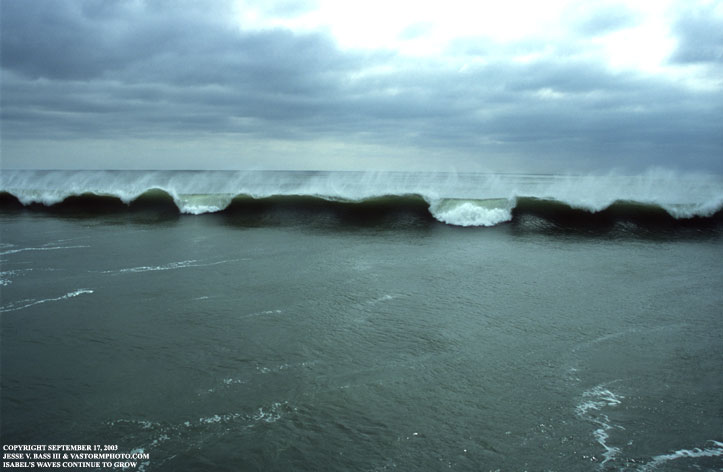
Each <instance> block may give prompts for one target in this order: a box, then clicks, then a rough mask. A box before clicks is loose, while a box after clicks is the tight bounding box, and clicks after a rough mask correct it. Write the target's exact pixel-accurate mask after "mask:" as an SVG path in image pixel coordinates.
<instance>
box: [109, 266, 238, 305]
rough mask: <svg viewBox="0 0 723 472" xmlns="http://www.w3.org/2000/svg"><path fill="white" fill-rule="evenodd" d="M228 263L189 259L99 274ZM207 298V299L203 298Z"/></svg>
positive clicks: (153, 270) (155, 270) (156, 270)
mask: <svg viewBox="0 0 723 472" xmlns="http://www.w3.org/2000/svg"><path fill="white" fill-rule="evenodd" d="M228 262H233V260H224V261H217V262H202V263H201V262H198V261H197V260H196V259H190V260H187V261H178V262H169V263H168V264H164V265H159V266H138V267H127V268H124V269H116V270H104V271H101V274H123V273H136V272H158V271H164V270H176V269H185V268H187V267H208V266H215V265H219V264H226V263H228ZM203 298H204V297H200V298H198V300H200V299H203ZM205 298H208V297H205Z"/></svg>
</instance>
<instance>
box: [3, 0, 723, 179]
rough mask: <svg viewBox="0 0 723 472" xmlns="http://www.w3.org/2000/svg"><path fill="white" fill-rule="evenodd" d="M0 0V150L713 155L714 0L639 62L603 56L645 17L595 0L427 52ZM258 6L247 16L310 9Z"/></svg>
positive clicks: (216, 6) (226, 7)
mask: <svg viewBox="0 0 723 472" xmlns="http://www.w3.org/2000/svg"><path fill="white" fill-rule="evenodd" d="M0 5H1V8H2V11H1V14H2V15H1V18H2V97H1V105H2V115H1V118H2V148H3V149H2V150H3V158H2V165H3V167H46V168H74V167H93V168H123V167H146V168H248V167H256V168H290V169H295V168H328V169H367V168H390V169H409V168H420V169H429V168H437V169H443V170H447V169H450V168H455V169H470V170H480V169H486V170H503V171H510V170H516V171H535V172H540V171H551V172H559V171H564V170H574V171H580V170H601V169H609V168H613V167H615V168H630V169H641V168H645V167H649V166H665V167H678V168H686V169H704V170H713V171H716V172H720V171H723V83H722V82H723V81H722V80H721V79H720V77H723V34H722V33H721V31H723V12H722V11H720V10H721V8H718V9H717V10H716V8H715V7H716V5H715V4H708V5H705V4H702V5H693V6H689V7H687V6H686V7H683V6H676V5H673V6H674V7H675V8H672V7H671V8H670V9H669V10H668V16H667V17H666V22H667V23H666V25H667V26H668V28H669V34H670V35H671V38H672V39H673V40H674V41H673V43H672V44H673V45H674V47H673V49H672V51H670V54H668V55H667V56H666V57H665V58H664V60H663V61H662V62H661V63H660V64H654V65H653V66H649V64H647V63H646V67H640V68H636V67H630V66H629V64H628V65H623V66H619V65H618V66H616V64H615V61H614V59H615V57H614V56H607V57H606V56H605V52H604V51H605V48H606V47H609V44H614V43H613V42H612V40H614V39H615V38H618V37H619V38H623V39H624V38H625V37H626V36H625V35H626V34H628V35H631V36H630V37H631V38H636V36H635V34H637V33H636V30H635V28H638V27H640V26H641V25H642V24H643V23H644V22H645V21H646V17H645V16H640V14H639V13H636V12H635V11H632V10H628V9H626V8H623V7H619V6H618V7H616V6H613V5H597V6H595V7H594V8H589V9H585V10H579V9H578V10H574V11H568V10H566V11H565V15H566V16H565V15H562V13H561V15H560V18H562V20H561V21H564V29H561V30H557V32H552V33H555V34H552V33H550V34H549V35H548V34H545V35H540V34H537V35H536V36H530V37H521V38H513V39H509V38H508V39H505V40H500V39H499V38H495V37H493V36H490V35H485V34H483V33H484V32H480V34H477V35H462V36H459V37H456V38H453V39H452V40H449V41H447V42H446V43H444V44H443V45H442V46H441V48H442V50H441V51H440V52H437V53H434V54H429V55H423V54H421V55H420V54H407V53H405V52H404V51H400V50H399V49H398V48H395V47H393V46H390V47H387V48H378V47H375V48H359V47H357V48H346V47H343V45H342V44H343V42H341V41H339V38H336V37H335V36H334V35H333V34H332V33H331V32H329V30H328V29H325V28H323V27H312V28H298V29H290V28H289V27H285V26H276V27H275V26H263V27H259V26H258V25H249V24H244V20H243V18H244V17H243V13H244V12H248V11H251V10H253V8H254V6H252V5H245V4H241V5H238V4H221V3H219V2H209V3H207V4H203V3H199V2H188V3H181V2H159V1H153V2H150V1H149V2H143V1H128V2H105V1H100V0H80V1H78V0H72V1H62V0H52V1H51V0H35V1H33V2H27V1H22V0H6V1H3V2H2V3H1V4H0ZM263 5H264V9H263V11H261V13H257V14H256V15H257V18H258V15H259V14H260V15H265V18H267V19H280V20H279V21H285V19H286V20H288V19H289V18H295V17H299V15H302V14H305V13H308V12H309V11H314V8H313V7H314V5H313V4H305V3H289V2H286V3H275V4H274V3H268V2H264V3H263ZM681 5H692V4H689V3H685V4H681ZM257 10H258V8H257ZM239 18H240V19H239ZM267 23H269V22H267ZM270 24H272V25H273V24H274V23H273V22H270ZM432 29H433V25H432V26H430V25H429V24H412V25H409V26H408V27H406V28H404V31H403V32H402V34H400V38H401V40H405V38H406V39H409V40H415V38H417V39H420V38H421V39H424V38H425V35H431V31H432ZM640 31H643V32H644V31H645V30H644V29H641V30H640ZM369 34H370V35H373V34H374V30H373V25H370V30H369ZM641 34H642V33H641ZM634 47H635V45H634V44H631V45H630V48H634ZM606 59H613V60H606ZM643 62H645V60H644V59H641V63H643Z"/></svg>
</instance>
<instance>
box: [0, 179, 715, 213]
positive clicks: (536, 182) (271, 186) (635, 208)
mask: <svg viewBox="0 0 723 472" xmlns="http://www.w3.org/2000/svg"><path fill="white" fill-rule="evenodd" d="M0 205H1V206H2V207H4V208H31V209H40V210H44V211H51V212H59V213H99V214H102V213H112V212H126V211H153V212H159V213H164V214H171V215H179V214H189V215H199V214H206V213H223V214H231V215H237V216H238V215H247V216H252V217H257V218H262V219H263V218H267V217H268V216H269V215H275V216H277V217H280V218H283V217H288V216H289V215H292V214H294V215H302V216H309V215H311V214H316V215H324V216H332V217H337V218H341V219H351V220H357V221H358V220H361V221H376V220H378V219H385V220H386V219H400V218H404V217H414V218H416V219H417V220H425V219H426V220H432V221H434V220H436V221H438V222H441V223H445V224H448V225H453V226H495V225H499V224H502V223H505V222H511V221H512V222H514V221H516V220H524V219H527V220H529V219H530V218H533V219H536V220H539V221H544V222H546V223H551V224H554V225H562V226H569V225H572V226H576V225H577V226H585V225H600V224H616V223H619V222H633V223H641V224H651V223H655V224H661V223H662V224H675V223H676V222H679V223H682V224H686V223H690V222H691V221H694V222H700V221H707V222H710V221H713V222H716V224H717V223H719V222H720V220H721V213H722V211H721V209H722V208H723V180H722V179H721V178H720V177H719V176H710V175H678V174H675V173H673V172H668V171H651V172H648V173H646V174H643V175H640V176H617V175H606V176H553V175H507V174H505V175H496V174H434V173H400V172H390V173H361V172H270V171H257V172H224V171H3V173H2V175H1V176H0Z"/></svg>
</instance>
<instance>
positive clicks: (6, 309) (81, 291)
mask: <svg viewBox="0 0 723 472" xmlns="http://www.w3.org/2000/svg"><path fill="white" fill-rule="evenodd" d="M88 293H93V290H90V289H87V288H80V289H78V290H74V291H72V292H69V293H66V294H65V295H63V296H61V297H57V298H46V299H43V300H22V301H21V302H18V303H26V304H25V305H20V306H17V305H16V304H14V303H11V304H10V305H7V306H4V307H0V313H6V312H9V311H18V310H22V309H25V308H29V307H31V306H35V305H40V304H41V303H48V302H57V301H60V300H67V299H68V298H73V297H77V296H79V295H84V294H88ZM27 302H29V303H27Z"/></svg>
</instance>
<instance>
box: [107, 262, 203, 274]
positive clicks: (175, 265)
mask: <svg viewBox="0 0 723 472" xmlns="http://www.w3.org/2000/svg"><path fill="white" fill-rule="evenodd" d="M195 262H196V260H195V259H192V260H189V261H180V262H171V263H169V264H165V265H161V266H139V267H128V268H126V269H119V270H106V271H103V272H102V273H103V274H112V273H124V272H156V271H161V270H174V269H183V268H185V267H192V266H194V265H195V264H194V263H195Z"/></svg>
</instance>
